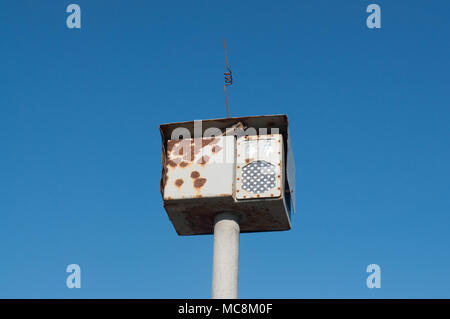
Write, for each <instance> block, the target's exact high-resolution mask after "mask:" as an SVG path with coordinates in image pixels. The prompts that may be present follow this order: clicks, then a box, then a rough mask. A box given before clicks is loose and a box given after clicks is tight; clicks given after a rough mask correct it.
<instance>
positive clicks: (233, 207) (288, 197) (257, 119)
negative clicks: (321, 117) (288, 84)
mask: <svg viewBox="0 0 450 319" xmlns="http://www.w3.org/2000/svg"><path fill="white" fill-rule="evenodd" d="M159 128H160V132H161V137H162V177H161V194H162V197H163V201H164V208H165V210H166V212H167V214H168V216H169V218H170V220H171V222H172V224H173V226H174V227H175V230H176V232H177V233H178V234H179V235H198V234H212V233H213V231H214V218H215V216H216V215H217V214H220V213H223V212H233V213H234V214H236V215H237V216H238V218H239V225H240V229H241V232H260V231H279V230H289V229H290V228H291V208H292V209H294V206H295V196H294V194H295V165H294V160H293V153H292V148H291V143H290V137H289V132H288V119H287V116H286V115H268V116H252V117H236V118H226V119H215V120H203V121H191V122H182V123H170V124H162V125H160V127H159ZM234 128H235V129H234ZM180 132H181V133H182V134H180ZM230 132H232V134H230ZM252 147H255V150H256V151H255V150H254V149H252Z"/></svg>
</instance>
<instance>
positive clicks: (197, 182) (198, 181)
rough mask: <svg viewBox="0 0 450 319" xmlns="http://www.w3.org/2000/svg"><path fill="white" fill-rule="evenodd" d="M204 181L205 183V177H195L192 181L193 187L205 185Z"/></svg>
mask: <svg viewBox="0 0 450 319" xmlns="http://www.w3.org/2000/svg"><path fill="white" fill-rule="evenodd" d="M205 183H206V178H197V179H196V180H195V181H194V187H195V188H202V187H203V185H205Z"/></svg>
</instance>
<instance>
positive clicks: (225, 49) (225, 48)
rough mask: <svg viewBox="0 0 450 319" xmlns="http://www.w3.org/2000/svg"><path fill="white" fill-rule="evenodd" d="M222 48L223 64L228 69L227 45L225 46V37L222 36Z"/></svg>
mask: <svg viewBox="0 0 450 319" xmlns="http://www.w3.org/2000/svg"><path fill="white" fill-rule="evenodd" d="M223 50H224V51H225V66H226V67H227V69H228V58H227V47H226V46H225V38H223Z"/></svg>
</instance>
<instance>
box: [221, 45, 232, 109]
mask: <svg viewBox="0 0 450 319" xmlns="http://www.w3.org/2000/svg"><path fill="white" fill-rule="evenodd" d="M223 49H224V51H225V67H226V68H227V70H228V72H225V73H224V76H225V84H224V86H223V92H224V94H225V106H226V108H227V118H229V117H230V113H229V112H228V100H227V86H230V85H231V84H233V76H232V74H231V69H230V68H229V66H228V57H227V47H226V46H225V38H224V39H223Z"/></svg>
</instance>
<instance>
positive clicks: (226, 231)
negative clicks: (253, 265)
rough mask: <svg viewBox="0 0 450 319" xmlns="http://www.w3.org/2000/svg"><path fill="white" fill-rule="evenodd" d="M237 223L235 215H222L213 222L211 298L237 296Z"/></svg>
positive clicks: (233, 297) (232, 297)
mask: <svg viewBox="0 0 450 319" xmlns="http://www.w3.org/2000/svg"><path fill="white" fill-rule="evenodd" d="M239 233H240V229H239V223H238V218H237V216H236V215H234V214H232V213H223V214H220V215H217V216H216V218H215V221H214V257H213V278H212V298H213V299H236V298H237V296H238V270H239Z"/></svg>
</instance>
